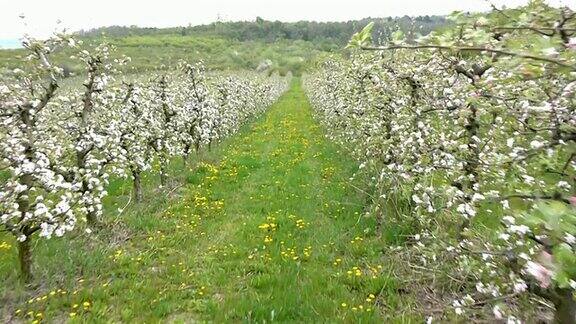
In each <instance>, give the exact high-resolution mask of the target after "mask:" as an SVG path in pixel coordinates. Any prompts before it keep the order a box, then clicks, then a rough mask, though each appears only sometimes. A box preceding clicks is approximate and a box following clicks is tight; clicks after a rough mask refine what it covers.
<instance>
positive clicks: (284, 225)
mask: <svg viewBox="0 0 576 324" xmlns="http://www.w3.org/2000/svg"><path fill="white" fill-rule="evenodd" d="M355 170H357V165H356V163H355V162H354V161H353V160H351V159H350V158H347V157H346V155H344V154H343V153H342V152H340V151H339V149H338V147H336V146H334V145H332V144H330V143H328V142H327V141H326V140H325V139H324V136H323V133H322V130H321V129H320V128H319V127H318V126H317V125H316V123H315V122H314V121H313V119H312V115H311V110H310V107H309V104H308V101H307V99H306V98H305V96H304V93H303V91H302V89H301V87H300V83H299V81H298V80H296V81H295V82H294V83H293V85H292V87H291V89H290V90H289V91H288V92H287V93H286V94H285V95H284V96H283V97H281V99H280V100H279V101H278V102H277V103H276V104H275V105H274V106H272V107H271V108H270V110H269V112H268V113H267V114H266V115H265V116H263V117H262V118H260V119H259V120H257V121H256V122H254V123H253V124H252V125H250V126H248V127H245V128H244V129H243V130H242V131H241V132H240V134H238V136H235V137H234V138H232V139H229V140H227V141H225V142H224V143H222V144H220V145H218V147H217V148H216V149H214V150H213V151H212V152H208V153H205V154H204V155H203V156H202V157H198V158H197V161H196V162H195V163H194V166H193V167H191V168H189V169H184V168H183V165H182V163H181V162H177V161H175V162H174V164H173V165H172V173H173V174H174V175H176V176H175V179H174V183H172V184H171V186H169V188H164V189H158V188H157V183H158V180H157V179H156V177H155V176H148V177H147V178H146V179H145V185H146V200H147V202H146V203H145V204H142V205H140V206H136V205H134V204H129V205H128V206H127V207H126V208H125V209H124V206H126V204H127V196H128V195H129V188H130V184H129V183H126V182H124V181H122V180H115V181H114V182H113V183H112V184H111V186H110V187H111V188H110V196H109V197H108V199H107V201H106V222H107V224H114V226H110V227H109V228H104V229H102V230H100V231H99V232H98V233H97V234H95V235H94V234H93V235H87V234H83V233H82V231H80V230H79V231H77V232H76V233H74V234H73V235H71V236H68V237H66V238H62V239H52V240H49V241H45V240H36V241H35V242H36V244H35V246H34V256H35V267H34V272H35V274H36V278H35V285H34V286H33V287H31V288H23V287H22V286H21V285H20V284H19V283H18V281H17V273H16V271H15V261H16V256H15V248H14V247H12V248H3V249H2V248H0V304H1V305H3V306H2V307H1V308H0V320H4V321H8V322H10V321H16V320H31V319H33V318H34V317H35V316H37V317H36V318H38V319H44V320H46V321H48V322H52V321H63V320H68V319H72V321H73V322H137V323H139V322H147V323H148V322H152V323H154V322H177V323H178V322H180V323H181V322H193V321H213V322H259V323H264V322H272V321H278V322H309V323H319V322H330V323H332V322H360V323H381V322H382V321H388V322H390V321H393V322H410V321H411V320H413V321H421V320H422V319H421V318H410V317H403V316H401V317H398V318H391V317H390V315H388V313H390V312H389V310H393V309H395V308H396V307H397V306H398V305H399V303H400V302H402V303H406V302H409V301H407V300H402V298H401V296H399V295H398V294H399V293H398V291H399V290H400V288H401V287H399V286H400V283H399V282H398V281H396V279H395V278H394V276H393V275H392V273H393V270H394V269H393V265H391V264H387V263H386V261H385V260H382V259H381V258H382V257H381V254H380V252H379V251H381V250H382V248H383V247H384V246H383V245H384V244H385V243H383V241H382V240H381V239H378V237H377V236H376V235H375V234H374V233H373V228H374V222H373V220H372V219H370V218H366V217H364V216H362V215H363V206H365V204H366V202H365V197H363V196H361V195H359V194H358V193H357V192H356V191H355V190H354V189H353V187H352V186H351V184H350V183H349V181H350V180H349V178H350V177H351V175H352V174H353V173H354V172H355ZM178 183H180V184H184V185H183V186H181V187H178V186H177V184H178ZM119 208H120V209H121V210H122V209H123V211H122V212H120V211H119V210H118V209H119ZM119 214H120V215H119ZM3 241H5V243H8V244H11V245H14V242H13V241H11V239H10V238H8V237H2V236H0V243H2V242H3ZM371 295H373V298H371V297H370V296H371ZM367 299H368V300H367ZM85 302H86V303H87V304H86V306H84V304H83V303H85ZM71 313H72V316H73V317H71Z"/></svg>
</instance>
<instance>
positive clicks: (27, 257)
mask: <svg viewBox="0 0 576 324" xmlns="http://www.w3.org/2000/svg"><path fill="white" fill-rule="evenodd" d="M31 240H32V237H31V236H27V237H26V240H25V241H23V242H18V261H19V262H20V278H22V281H24V282H25V283H29V282H30V281H31V280H32V251H31V250H30V241H31Z"/></svg>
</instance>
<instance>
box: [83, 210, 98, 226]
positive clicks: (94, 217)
mask: <svg viewBox="0 0 576 324" xmlns="http://www.w3.org/2000/svg"><path fill="white" fill-rule="evenodd" d="M86 222H87V223H88V226H90V227H92V228H96V227H98V226H99V225H100V220H99V219H98V214H97V213H96V211H95V210H92V211H88V212H87V214H86Z"/></svg>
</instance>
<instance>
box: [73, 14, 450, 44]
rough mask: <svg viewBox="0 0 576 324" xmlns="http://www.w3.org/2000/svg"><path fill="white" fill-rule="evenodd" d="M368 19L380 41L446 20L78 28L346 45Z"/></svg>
mask: <svg viewBox="0 0 576 324" xmlns="http://www.w3.org/2000/svg"><path fill="white" fill-rule="evenodd" d="M371 21H373V22H375V26H374V30H375V33H376V36H377V37H379V38H380V39H381V40H382V41H385V40H387V39H388V37H389V36H390V35H391V33H393V32H394V31H396V30H398V29H400V30H402V31H403V32H404V33H405V34H407V35H412V34H423V35H426V34H428V33H430V32H431V31H432V30H434V29H437V28H438V27H441V26H444V25H446V23H447V22H446V19H445V18H444V17H442V16H419V17H409V16H404V17H394V18H393V17H388V18H365V19H362V20H351V21H346V22H314V21H312V22H310V21H300V22H295V23H286V22H280V21H268V20H264V19H262V18H260V17H258V18H256V20H255V21H239V22H215V23H211V24H208V25H199V26H187V27H171V28H145V27H137V26H130V27H126V26H110V27H101V28H96V29H91V30H88V31H81V32H79V34H80V35H82V36H87V37H93V36H94V37H96V36H101V35H102V34H104V35H107V36H110V37H125V36H151V35H165V34H172V35H173V34H181V35H182V36H188V35H195V36H219V37H226V38H229V39H233V40H238V41H265V42H275V41H278V40H305V41H311V42H316V43H332V44H337V45H345V44H346V43H347V42H348V40H349V39H350V37H351V36H352V35H353V34H354V33H355V32H357V31H359V30H361V29H362V28H363V27H364V26H366V25H367V24H368V23H369V22H371Z"/></svg>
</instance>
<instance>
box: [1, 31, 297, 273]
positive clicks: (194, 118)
mask: <svg viewBox="0 0 576 324" xmlns="http://www.w3.org/2000/svg"><path fill="white" fill-rule="evenodd" d="M23 45H24V47H25V48H26V50H27V51H28V56H27V57H26V61H25V62H23V66H24V67H23V68H22V69H16V70H14V71H13V73H12V74H11V75H10V76H8V77H6V78H5V79H3V80H0V125H2V126H1V129H0V173H1V174H2V176H3V177H6V178H7V179H6V180H5V181H2V182H1V183H0V215H1V218H0V225H1V226H2V227H3V228H4V229H5V230H6V231H8V232H10V233H11V234H12V235H14V236H15V237H16V238H17V240H18V251H19V260H20V268H21V269H20V270H21V274H22V276H23V278H24V279H26V280H29V279H30V277H31V263H32V262H31V245H30V244H31V240H32V238H33V236H34V235H35V234H36V233H37V234H38V236H40V237H45V238H50V237H51V236H53V235H56V236H62V235H64V234H65V233H66V232H69V231H71V230H73V229H74V228H75V225H76V223H77V221H79V220H80V221H82V220H86V221H87V223H88V225H89V226H90V227H94V226H97V225H98V224H99V222H100V219H101V216H102V198H103V197H104V196H105V195H106V186H107V184H108V179H109V177H110V175H118V176H126V175H128V176H130V177H131V179H132V181H133V194H134V198H135V200H136V201H141V200H142V187H141V177H142V173H143V172H146V171H148V170H151V169H155V168H152V166H153V164H154V165H156V164H157V165H158V172H159V173H160V178H161V184H162V185H165V184H166V182H167V177H168V173H167V166H168V163H169V162H170V160H171V159H173V158H174V157H176V156H178V157H180V156H182V157H184V159H185V160H186V159H188V156H189V155H190V154H193V153H195V152H198V151H199V150H201V149H202V148H203V147H208V146H210V145H211V144H212V143H215V142H218V141H219V140H221V139H223V138H224V137H226V136H229V135H231V134H233V133H234V132H236V131H237V130H238V129H239V127H240V126H241V125H242V124H244V123H246V122H247V121H248V120H249V119H251V118H252V117H254V116H257V115H259V114H261V113H262V112H263V111H264V110H265V109H266V107H267V106H269V105H270V104H271V103H272V102H273V101H274V100H275V99H276V98H277V97H278V96H279V95H280V94H281V93H282V92H283V91H284V90H285V89H286V87H287V82H288V79H287V78H281V77H279V76H273V77H267V76H261V75H257V74H255V73H240V74H237V75H209V74H206V71H205V70H204V68H203V66H202V65H201V64H194V65H191V64H187V63H180V64H179V65H178V67H177V69H174V70H172V72H168V73H162V74H156V75H147V76H126V77H122V76H121V75H120V74H119V72H118V71H117V67H119V66H122V65H124V64H129V59H128V58H124V59H114V60H112V59H110V58H109V57H110V51H111V48H110V47H109V46H108V45H106V44H102V45H99V46H97V47H94V48H92V49H91V50H86V49H85V48H87V47H86V46H80V45H79V44H78V43H77V42H76V41H75V40H74V39H73V38H71V37H70V36H68V35H58V36H57V37H54V38H52V39H49V40H46V41H40V40H34V39H26V40H25V41H24V43H23ZM64 47H67V48H69V49H71V51H72V52H73V53H74V54H73V55H72V56H71V58H70V59H71V60H76V61H79V62H80V63H81V64H82V66H84V68H85V69H84V75H83V76H76V77H74V78H68V79H66V80H64V79H63V71H62V69H61V68H59V67H58V66H56V65H53V64H52V63H51V59H50V58H51V55H52V54H53V53H54V52H55V51H56V50H60V49H62V48H64ZM81 80H83V82H82V81H81ZM80 82H82V83H81V86H80Z"/></svg>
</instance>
